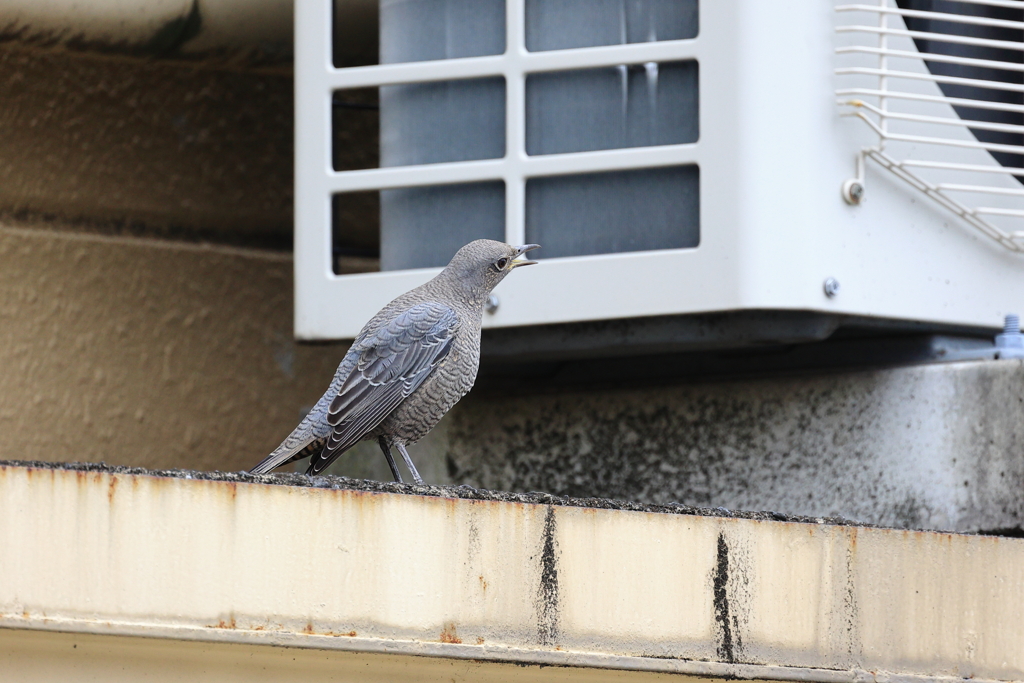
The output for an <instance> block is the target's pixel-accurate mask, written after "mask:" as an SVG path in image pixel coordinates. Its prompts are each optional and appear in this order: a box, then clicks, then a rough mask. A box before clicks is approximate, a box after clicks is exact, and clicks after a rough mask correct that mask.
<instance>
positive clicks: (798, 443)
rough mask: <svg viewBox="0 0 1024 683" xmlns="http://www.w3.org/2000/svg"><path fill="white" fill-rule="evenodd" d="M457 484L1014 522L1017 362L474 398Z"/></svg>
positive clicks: (923, 522)
mask: <svg viewBox="0 0 1024 683" xmlns="http://www.w3.org/2000/svg"><path fill="white" fill-rule="evenodd" d="M444 440H445V443H444V444H443V445H442V446H441V447H440V450H441V451H442V452H446V453H447V458H448V470H449V475H450V477H451V480H452V481H453V482H455V483H459V484H462V483H466V484H470V485H473V486H482V487H485V488H493V489H508V490H515V491H530V490H545V491H549V492H551V493H556V494H564V495H579V496H609V497H622V498H627V499H630V500H637V501H643V502H650V503H666V502H672V501H676V502H680V503H684V504H688V505H698V506H712V507H717V506H723V507H727V508H731V509H740V510H775V511H777V512H782V513H787V514H797V515H810V516H819V515H822V516H829V515H841V516H844V517H847V518H850V519H855V520H858V521H862V522H869V523H877V524H883V525H887V526H896V527H909V528H932V529H947V530H961V531H976V530H983V529H987V530H996V529H1010V528H1014V527H1017V528H1019V527H1020V526H1021V524H1022V523H1024V495H1022V494H1021V491H1024V363H1022V362H1021V361H977V362H964V363H939V364H931V365H922V366H913V367H903V368H894V369H886V370H875V371H863V372H847V373H830V374H820V373H819V374H815V375H792V376H781V377H770V378H760V379H745V380H715V381H690V382H684V381H679V382H677V383H674V384H670V385H665V386H653V387H646V388H645V387H633V388H622V389H618V390H616V389H611V388H601V389H596V388H595V389H594V390H590V391H573V392H563V393H550V394H533V395H522V394H518V395H506V394H505V393H503V392H501V391H500V390H496V389H489V390H486V391H479V392H477V393H476V394H471V395H470V397H469V398H468V399H466V400H464V401H463V403H461V404H459V405H458V406H457V407H456V408H455V410H454V411H453V412H452V413H451V414H450V416H449V421H448V424H447V425H446V431H445V433H444Z"/></svg>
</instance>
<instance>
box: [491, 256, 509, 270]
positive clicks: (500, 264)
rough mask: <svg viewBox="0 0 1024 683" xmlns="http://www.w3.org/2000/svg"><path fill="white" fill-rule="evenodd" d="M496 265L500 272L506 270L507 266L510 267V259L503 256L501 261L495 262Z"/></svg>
mask: <svg viewBox="0 0 1024 683" xmlns="http://www.w3.org/2000/svg"><path fill="white" fill-rule="evenodd" d="M494 265H495V266H497V267H498V270H505V266H507V265H508V259H507V258H505V257H504V256H502V257H501V258H500V259H498V260H497V261H495V262H494Z"/></svg>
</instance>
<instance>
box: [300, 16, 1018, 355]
mask: <svg viewBox="0 0 1024 683" xmlns="http://www.w3.org/2000/svg"><path fill="white" fill-rule="evenodd" d="M846 2H847V3H848V2H849V0H846ZM842 3H843V0H839V1H838V3H820V2H809V1H808V0H776V1H774V2H765V0H705V1H704V2H701V5H700V32H699V35H698V36H697V37H696V38H695V39H693V40H681V41H665V42H659V43H645V44H633V45H616V46H609V47H596V48H585V49H574V50H558V51H551V52H543V53H530V52H528V51H527V50H526V49H525V47H524V45H523V23H524V22H523V14H522V9H523V0H507V8H508V9H507V11H508V22H507V42H506V44H507V49H506V51H505V53H504V54H502V55H497V56H489V57H478V58H473V59H452V60H444V61H433V62H418V63H408V64H387V65H380V66H368V67H357V68H351V69H335V68H334V67H333V66H332V64H331V53H330V45H331V40H330V39H331V35H330V34H331V26H330V25H331V11H330V0H297V3H296V41H295V47H296V57H295V84H296V102H295V108H296V164H295V183H296V184H295V193H296V194H295V204H296V213H295V219H296V226H295V259H296V261H295V275H296V283H295V287H296V299H295V323H296V324H295V329H296V335H297V336H298V337H299V338H301V339H346V338H352V337H353V336H354V335H355V334H356V333H357V332H358V331H359V328H360V326H361V325H362V324H363V323H364V322H365V321H366V320H367V319H369V318H370V317H371V316H372V315H373V314H374V313H376V312H377V310H379V309H380V307H381V306H383V305H385V304H386V303H387V302H388V301H389V300H391V299H392V298H394V297H395V296H398V295H399V294H401V293H402V292H404V291H407V290H409V289H411V288H412V287H415V286H417V285H419V284H421V283H423V282H425V281H426V280H427V279H428V278H429V277H431V276H432V275H433V274H434V273H436V272H437V270H436V269H421V270H406V271H390V272H381V273H365V274H356V275H343V276H337V275H335V274H334V273H333V272H332V269H331V230H330V199H331V195H332V194H333V193H337V192H345V191H356V190H374V189H382V188H394V187H407V186H415V185H419V186H423V185H431V184H445V183H455V182H473V181H482V180H502V181H504V182H505V187H506V192H507V195H506V198H507V201H506V211H507V228H506V236H507V239H508V240H509V241H511V242H522V241H523V232H524V218H525V217H524V207H523V200H524V183H525V181H526V179H528V178H530V177H535V176H550V175H558V174H569V173H580V172H596V171H601V170H612V169H629V168H643V167H658V166H661V167H664V166H673V165H683V164H697V165H698V166H699V168H700V244H699V246H697V247H695V248H692V249H673V250H661V251H647V252H632V253H623V254H601V255H594V256H580V257H572V258H544V254H543V250H541V251H539V252H536V253H538V255H539V256H540V258H541V264H540V265H538V266H536V267H533V268H527V269H524V270H522V271H517V272H516V273H515V275H514V276H512V277H509V278H508V279H507V280H505V281H504V282H503V283H502V284H501V285H500V287H499V288H498V290H497V292H496V293H497V295H498V297H499V299H500V306H499V307H498V309H497V311H496V312H495V313H494V314H488V315H486V316H485V319H484V325H485V326H489V327H503V326H524V325H542V324H551V323H571V322H576V321H588V320H608V319H616V318H630V317H643V316H659V315H679V314H691V313H702V312H717V311H742V310H750V309H772V310H804V311H820V312H828V313H836V314H843V315H856V316H874V317H879V318H888V319H903V320H914V321H932V322H937V323H945V324H953V325H970V326H991V327H993V328H999V327H1001V326H1002V319H1003V316H1004V315H1005V314H1006V313H1012V312H1020V311H1021V310H1024V268H1022V267H1021V266H1022V263H1021V257H1020V255H1019V254H1017V253H1015V252H1013V251H1011V250H1010V249H1007V248H1004V247H1001V246H999V245H997V244H995V243H993V242H992V241H991V240H989V239H987V238H985V237H984V236H982V234H980V233H979V232H978V225H977V224H976V223H972V222H971V220H969V214H968V213H966V212H960V213H955V212H954V213H950V212H948V211H946V210H945V209H943V208H942V207H941V206H939V205H935V204H934V203H933V202H926V201H921V199H920V194H919V193H918V192H917V190H913V189H911V188H908V187H907V185H906V184H905V183H903V182H901V181H900V180H897V179H896V177H895V176H894V175H893V173H891V172H890V171H889V170H886V168H884V167H879V166H878V165H877V164H864V163H863V160H864V155H863V152H862V150H864V149H879V150H880V151H879V152H878V154H877V155H876V156H872V158H874V159H876V160H880V159H882V157H881V156H880V155H881V154H883V153H884V154H886V155H888V156H889V157H891V158H892V159H894V160H898V161H899V162H900V163H901V166H900V169H902V170H903V171H908V170H910V171H912V172H913V174H914V177H915V178H921V179H922V180H924V181H927V182H928V183H930V184H931V185H933V186H937V181H935V180H934V178H933V176H932V174H933V173H935V172H943V173H945V172H946V171H948V170H949V169H943V168H940V167H939V166H941V165H942V164H960V166H958V167H957V168H956V169H955V172H953V173H952V174H951V175H950V176H949V177H948V178H946V179H945V180H943V181H942V182H945V183H947V187H943V188H938V189H937V190H936V192H938V190H941V191H942V193H943V196H946V195H950V194H951V193H952V192H954V190H953V188H951V187H949V186H948V185H974V184H979V182H978V181H977V180H976V179H975V180H971V178H972V176H973V177H976V176H982V177H987V176H991V177H992V178H995V179H996V180H991V181H988V182H985V183H980V184H987V185H995V186H998V185H999V184H1000V183H1002V186H1003V187H1004V188H1005V189H1014V188H1013V185H1012V183H1015V182H1016V181H1014V180H1013V178H1012V177H1010V176H1007V175H1005V174H1004V173H1002V172H997V171H999V168H998V167H997V166H995V164H994V162H993V161H992V160H991V158H990V157H989V156H988V153H987V152H986V151H985V150H984V149H977V148H972V147H970V146H968V147H963V146H953V145H944V146H935V147H936V149H938V150H940V152H939V153H937V154H935V155H932V156H929V157H927V158H925V157H923V156H919V155H918V156H915V155H914V154H910V153H908V152H912V151H914V150H913V149H911V148H913V146H914V145H916V144H918V143H912V142H906V141H903V140H896V139H893V136H895V135H903V134H905V132H906V131H905V130H904V128H905V127H907V126H915V127H921V129H922V130H925V131H926V132H925V133H920V134H921V135H923V136H925V135H926V136H928V137H940V138H944V139H949V140H953V141H959V142H967V143H971V141H972V140H973V137H972V136H971V134H970V131H968V130H967V129H966V128H965V127H963V126H960V125H946V124H944V123H941V122H935V121H932V120H929V121H906V120H901V119H896V118H895V117H893V116H887V117H885V118H882V120H881V122H880V123H879V125H880V126H881V127H882V129H883V130H885V131H887V134H889V135H890V139H886V140H884V141H882V142H884V149H883V145H881V144H880V139H879V135H878V133H877V132H876V131H875V130H874V129H871V128H869V127H868V126H867V125H864V123H862V122H861V121H860V120H858V119H856V118H854V117H843V116H841V110H840V108H838V107H836V105H835V92H836V91H837V90H841V89H847V88H865V89H870V90H876V91H881V92H885V93H886V98H888V99H887V101H888V102H889V106H888V112H890V113H893V114H911V115H921V116H933V117H939V118H943V117H944V118H952V117H954V116H955V112H954V111H953V110H952V107H951V103H949V102H946V101H940V102H935V101H931V100H934V99H935V98H942V92H941V91H940V90H939V89H938V87H937V85H936V84H935V83H934V82H931V81H928V80H920V78H928V77H929V76H930V74H929V73H928V71H927V69H926V68H925V65H924V64H923V62H921V60H920V59H919V58H916V57H915V58H909V57H904V56H896V55H890V54H882V55H879V54H878V53H860V52H858V53H848V52H840V53H839V54H836V48H837V46H838V47H840V48H845V47H856V46H865V45H866V44H865V42H864V41H863V38H862V35H863V34H861V33H851V32H840V33H836V32H835V28H836V26H837V23H839V22H840V21H841V20H845V19H846V18H847V17H849V18H850V19H851V20H852V22H846V23H859V24H873V30H875V31H878V32H879V33H877V35H881V36H883V37H884V38H885V41H884V42H883V48H884V49H889V50H894V51H904V52H907V51H914V50H915V48H914V45H913V42H912V41H911V39H910V37H909V36H907V35H900V34H898V33H897V31H899V30H901V29H896V28H895V27H894V26H886V25H884V24H879V23H878V22H877V21H876V20H877V18H878V16H879V14H880V13H879V12H876V11H875V10H876V9H877V8H878V5H871V6H870V8H871V12H863V13H862V14H860V15H858V14H856V13H849V14H848V13H842V12H841V13H837V12H835V6H836V4H842ZM887 8H888V6H887ZM888 9H891V8H888ZM881 14H891V13H889V12H882V13H881ZM865 17H866V18H865ZM886 31H888V32H887V33H886ZM866 46H867V47H871V48H878V45H877V44H868V45H866ZM915 54H916V53H915ZM686 59H695V60H697V62H698V64H699V69H700V79H699V81H700V85H699V87H700V92H699V103H700V105H699V107H700V109H699V116H700V121H699V130H700V138H699V140H698V141H697V142H695V143H693V144H686V145H670V146H664V147H645V148H635V149H618V150H607V151H597V152H581V153H577V154H552V155H545V156H534V157H531V156H529V155H527V154H526V153H525V149H524V146H525V125H524V118H525V117H524V112H523V101H524V95H525V92H524V86H525V83H524V79H525V77H526V75H527V74H528V73H533V72H540V71H551V70H561V69H575V68H586V67H595V66H608V65H620V64H631V63H646V62H649V61H678V60H686ZM858 59H859V60H863V61H866V63H865V64H863V65H858V64H852V65H851V64H850V62H851V61H856V60H858ZM879 59H882V60H883V65H884V68H887V69H890V70H892V69H893V68H894V65H899V64H902V63H904V62H905V63H907V64H909V65H910V66H908V67H907V68H906V69H905V70H906V71H908V73H911V74H912V75H913V76H914V78H910V77H908V78H907V79H905V81H906V83H910V84H915V83H916V84H918V85H919V86H920V87H916V86H907V85H905V84H904V85H903V86H901V87H900V88H895V87H887V88H885V89H884V90H883V88H880V87H879V74H877V73H874V74H862V73H861V74H841V75H837V74H836V70H837V69H841V68H846V67H849V66H857V67H860V66H863V67H864V68H870V69H874V70H875V71H876V72H877V71H878V62H879ZM886 60H887V61H886ZM914 64H916V67H915V66H913V65H914ZM901 68H902V67H901ZM883 75H885V74H883ZM484 76H501V77H504V78H505V79H506V98H507V100H506V102H507V107H506V153H505V156H504V157H503V158H501V159H492V160H483V161H470V162H457V163H445V164H432V165H424V166H414V167H393V168H381V169H369V170H363V171H346V172H341V173H336V172H334V171H333V170H332V168H331V137H330V133H331V93H332V91H334V90H335V89H339V88H359V87H372V86H379V85H387V84H398V83H415V82H425V81H431V80H450V79H457V78H471V77H484ZM885 76H886V78H890V79H891V78H894V77H893V76H891V75H885ZM918 77H920V78H918ZM896 90H899V92H900V93H901V94H902V95H903V96H904V97H905V98H906V99H901V100H899V102H901V103H909V104H908V105H907V106H904V105H900V106H896V105H895V104H893V102H896V100H895V97H896V96H897V93H895V92H894V91H896ZM841 97H844V98H845V99H853V98H854V97H856V98H857V99H860V100H861V101H869V102H870V103H871V104H873V105H874V104H875V102H876V100H873V99H871V98H869V97H868V94H867V93H856V94H854V93H851V94H848V95H841ZM883 99H885V98H883ZM954 104H955V103H954ZM917 106H921V107H924V106H928V107H939V108H940V109H941V108H943V107H944V108H945V109H944V110H942V111H940V112H939V113H935V112H923V111H918V110H915V109H913V107H917ZM908 107H909V108H908ZM879 108H880V109H881V107H879ZM859 109H860V110H862V111H867V110H866V109H865V108H859ZM882 111H885V110H884V109H883V110H882ZM943 112H944V113H943ZM872 116H874V115H872ZM974 142H977V141H974ZM972 144H973V143H972ZM857 160H859V161H860V162H861V163H860V166H861V167H862V169H863V174H864V175H863V176H862V180H863V181H864V182H866V183H867V188H868V191H867V193H866V195H865V198H864V201H863V202H861V204H860V205H857V206H851V205H847V204H846V203H845V202H843V200H842V198H841V193H840V188H841V186H842V185H843V183H844V182H845V181H847V180H848V179H849V177H850V172H851V168H852V167H853V165H854V162H855V161H857ZM915 163H916V164H921V163H930V164H933V165H935V166H936V168H924V167H922V166H920V165H918V166H914V165H913V164H915ZM970 166H979V167H984V168H985V169H986V171H985V172H984V173H979V172H976V171H973V170H970V169H969V168H968V167H970ZM900 177H901V178H903V179H904V180H908V182H911V181H910V180H909V179H908V176H907V175H905V174H904V175H901V176H900ZM919 189H922V188H919ZM924 190H925V191H928V188H924ZM929 194H931V192H930V191H929ZM986 196H988V197H990V198H991V203H989V204H987V206H990V207H997V208H998V207H1005V208H1010V209H1012V208H1013V207H1012V206H1011V205H1010V203H1012V202H1014V201H1018V200H1019V197H1016V196H1013V195H1012V194H1011V195H1000V194H988V195H986ZM965 206H966V204H965ZM947 208H948V207H947ZM976 213H977V212H976ZM997 218H999V217H997ZM1001 219H1008V220H1018V219H1016V218H1015V217H1013V216H1008V217H1001ZM984 220H986V221H990V222H991V221H992V220H993V217H992V216H989V215H985V216H984ZM1004 232H1006V234H1007V235H1010V234H1011V233H1012V232H1013V231H1012V230H1004ZM1011 242H1012V243H1014V244H1016V240H1013V239H1011ZM1004 246H1008V245H1005V244H1004ZM828 279H835V280H837V281H839V282H840V283H841V289H840V291H839V293H838V294H837V295H835V296H832V297H829V296H827V295H826V293H825V292H824V291H823V282H824V281H826V280H828Z"/></svg>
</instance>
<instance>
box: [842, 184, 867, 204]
mask: <svg viewBox="0 0 1024 683" xmlns="http://www.w3.org/2000/svg"><path fill="white" fill-rule="evenodd" d="M842 193H843V201H845V202H846V203H847V204H850V205H852V206H856V205H857V204H860V202H861V200H862V199H864V183H862V182H861V181H859V180H857V179H856V178H850V179H849V180H847V181H846V182H845V183H843V188H842Z"/></svg>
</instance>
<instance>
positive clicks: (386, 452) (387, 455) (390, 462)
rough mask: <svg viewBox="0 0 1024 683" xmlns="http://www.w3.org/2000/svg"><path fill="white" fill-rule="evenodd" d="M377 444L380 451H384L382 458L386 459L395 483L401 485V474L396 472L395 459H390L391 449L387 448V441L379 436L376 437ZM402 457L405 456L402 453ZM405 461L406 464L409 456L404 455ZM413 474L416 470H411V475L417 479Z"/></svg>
mask: <svg viewBox="0 0 1024 683" xmlns="http://www.w3.org/2000/svg"><path fill="white" fill-rule="evenodd" d="M377 443H379V444H380V449H381V450H382V451H384V457H385V458H387V459H388V467H390V468H391V474H392V475H393V476H394V477H395V481H397V482H398V483H399V484H401V483H402V473H401V472H399V471H398V465H396V464H395V459H394V458H393V457H391V449H390V448H388V440H387V439H385V438H384V437H383V436H379V437H377ZM399 448H401V446H399ZM403 455H405V453H404V452H403ZM405 459H406V462H408V460H409V456H408V455H406V456H405ZM415 473H416V470H413V474H414V475H415V476H417V477H418V476H419V475H418V474H415Z"/></svg>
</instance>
